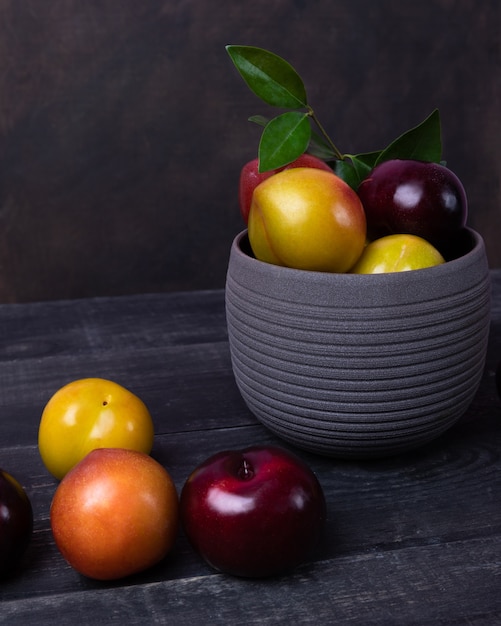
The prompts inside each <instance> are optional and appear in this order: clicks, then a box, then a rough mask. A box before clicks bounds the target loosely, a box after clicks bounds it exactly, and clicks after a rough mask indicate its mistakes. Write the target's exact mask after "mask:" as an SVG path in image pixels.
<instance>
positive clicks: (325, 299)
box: [225, 229, 490, 458]
mask: <svg viewBox="0 0 501 626" xmlns="http://www.w3.org/2000/svg"><path fill="white" fill-rule="evenodd" d="M461 252H462V254H461V255H460V256H459V257H457V258H455V259H453V260H450V261H448V262H447V263H444V264H443V265H438V266H435V267H431V268H427V269H422V270H414V271H411V272H395V273H387V274H371V275H363V274H332V273H323V272H309V271H303V270H295V269H291V268H286V267H280V266H277V265H272V264H269V263H264V262H262V261H258V260H257V259H256V258H255V257H254V256H253V255H252V252H251V248H250V245H249V241H248V237H247V231H243V232H242V233H240V234H239V235H237V237H236V238H235V240H234V241H233V244H232V247H231V253H230V260H229V265H228V273H227V279H226V294H225V297H226V318H227V326H228V337H229V344H230V352H231V359H232V367H233V372H234V375H235V380H236V382H237V385H238V387H239V390H240V393H241V394H242V397H243V398H244V400H245V402H246V404H247V406H248V407H249V409H250V410H251V411H252V412H253V413H254V415H255V416H256V417H257V418H258V419H259V420H260V421H261V422H262V423H263V424H264V425H265V426H267V427H268V428H269V429H270V430H271V431H273V432H274V433H275V434H277V435H278V436H280V437H281V438H283V439H284V440H286V441H288V442H289V443H292V444H294V445H296V446H298V447H301V448H303V449H306V450H309V451H311V452H316V453H319V454H324V455H328V456H333V457H340V458H373V457H381V456H389V455H392V454H398V453H400V452H403V451H405V450H409V449H412V448H416V447H418V446H420V445H422V444H424V443H427V442H429V441H431V440H432V439H434V438H436V437H438V436H439V435H440V434H442V433H443V432H444V431H446V430H447V429H448V428H450V427H451V426H452V425H453V424H454V423H456V422H457V420H458V419H459V418H460V417H461V416H462V415H463V414H464V413H465V411H466V409H467V408H468V406H469V405H470V403H471V401H472V399H473V397H474V395H475V393H476V391H477V389H478V385H479V383H480V379H481V377H482V373H483V369H484V365H485V356H486V351H487V341H488V335H489V324H490V279H489V268H488V263H487V257H486V252H485V246H484V242H483V240H482V238H481V237H480V235H479V234H478V233H476V232H475V231H473V230H470V229H465V231H464V242H463V250H462V251H461Z"/></svg>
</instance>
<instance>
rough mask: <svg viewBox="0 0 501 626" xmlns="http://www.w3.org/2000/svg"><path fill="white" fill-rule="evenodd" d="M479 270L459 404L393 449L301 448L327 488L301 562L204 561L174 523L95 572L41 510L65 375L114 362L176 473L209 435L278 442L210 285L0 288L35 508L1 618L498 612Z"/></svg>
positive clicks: (5, 348) (4, 381)
mask: <svg viewBox="0 0 501 626" xmlns="http://www.w3.org/2000/svg"><path fill="white" fill-rule="evenodd" d="M492 282H493V312H492V329H491V337H490V345H489V353H488V359H487V365H486V370H485V374H484V377H483V380H482V383H481V386H480V389H479V392H478V394H477V397H476V399H475V400H474V402H473V404H472V405H471V407H470V409H469V410H468V412H467V414H466V415H465V416H464V418H463V419H461V421H460V422H459V423H458V424H457V425H456V426H454V427H453V428H452V429H451V430H449V431H448V432H447V433H446V434H445V435H443V436H442V437H440V438H439V439H437V440H436V441H435V442H433V443H431V444H429V445H426V446H425V447H422V448H421V449H419V450H416V451H414V452H412V453H407V454H405V455H401V456H398V457H394V458H391V459H386V460H380V461H370V462H365V461H364V462H362V461H340V460H335V459H328V458H322V457H317V456H314V455H311V454H309V453H303V452H300V451H299V452H298V454H299V455H300V456H301V457H302V458H304V459H305V460H306V461H307V462H308V463H309V464H310V466H311V467H312V468H313V470H314V471H315V472H316V473H317V475H318V478H319V480H320V482H321V484H322V486H323V488H324V491H325V494H326V498H327V502H328V520H327V532H326V536H325V539H324V540H323V542H322V545H321V546H320V547H319V549H318V552H317V554H316V557H315V560H314V561H313V562H312V563H310V564H306V565H304V566H302V567H300V568H299V569H297V570H296V571H295V572H294V573H292V574H290V575H289V576H284V577H281V578H277V579H271V580H242V579H237V578H232V577H228V576H225V575H222V574H219V573H216V572H215V571H213V570H211V569H210V568H209V567H208V566H207V565H205V563H204V562H202V561H201V559H200V558H199V557H198V556H197V555H196V554H195V553H194V552H193V550H192V549H191V547H190V545H189V544H188V542H187V540H186V538H185V537H184V535H183V534H182V533H180V534H179V538H178V541H177V543H176V546H175V548H174V550H173V552H172V553H171V554H170V556H168V557H167V558H166V559H165V560H164V561H163V562H162V563H161V564H159V565H158V566H156V567H154V568H152V569H151V570H149V571H147V572H144V573H142V574H140V575H137V576H134V577H132V578H130V579H126V580H122V581H116V582H112V583H103V582H97V581H92V580H89V579H86V578H84V577H83V576H81V575H79V574H78V573H77V572H76V571H74V570H73V569H72V568H70V567H69V566H68V565H67V564H66V562H65V561H64V560H63V558H62V557H61V556H60V554H59V553H58V551H57V549H56V547H55V545H54V542H53V539H52V536H51V531H50V525H49V506H50V502H51V498H52V495H53V493H54V490H55V488H56V485H57V482H56V481H55V480H54V479H53V478H52V477H51V476H50V475H49V474H48V472H47V471H46V469H45V467H44V466H43V464H42V462H41V459H40V456H39V453H38V448H37V431H38V424H39V420H40V415H41V412H42V409H43V407H44V405H45V403H46V402H47V400H48V399H49V397H50V396H51V395H52V394H53V393H54V392H55V391H56V390H57V389H58V388H59V387H60V386H62V385H63V384H65V383H66V382H69V381H71V380H74V379H76V378H80V377H84V376H102V377H105V378H111V379H113V380H115V381H117V382H119V383H121V384H123V385H125V386H127V387H128V388H130V389H131V390H132V391H134V392H135V393H137V394H138V395H139V396H140V397H141V398H142V399H143V400H144V401H145V402H146V404H147V405H148V407H149V408H150V411H151V413H152V416H153V419H154V422H155V428H156V436H155V445H154V449H153V452H152V454H153V456H154V457H155V458H156V459H157V460H159V461H160V462H161V463H162V464H164V465H165V467H166V468H167V469H168V471H169V472H170V473H171V475H172V477H173V478H174V480H175V482H176V485H177V487H178V489H179V490H180V489H181V487H182V485H183V483H184V481H185V479H186V478H187V476H188V475H189V473H190V472H191V470H192V469H194V468H195V466H196V465H197V464H198V463H199V462H201V461H202V460H204V459H205V458H206V457H208V456H209V455H211V454H213V453H214V452H217V451H220V450H223V449H226V448H234V447H243V446H248V445H251V444H260V443H267V442H273V443H279V444H281V442H280V441H279V440H278V439H276V438H275V437H274V436H273V435H272V434H270V433H269V432H268V431H267V430H266V429H265V428H264V427H263V426H261V425H260V424H259V423H258V422H257V420H256V419H255V418H254V417H253V416H252V415H251V414H250V412H249V411H248V410H247V408H246V406H245V405H244V403H243V401H242V399H241V398H240V396H239V393H238V390H237V388H236V385H235V382H234V380H233V376H232V371H231V365H230V357H229V350H228V343H227V334H226V327H225V315H224V293H223V291H199V292H186V293H172V294H162V295H144V296H134V297H118V298H100V299H88V300H74V301H63V302H47V303H35V304H20V305H18V304H9V305H2V306H0V467H2V468H3V469H5V470H7V471H8V472H10V473H11V474H13V475H14V476H16V477H17V478H18V480H19V481H20V482H21V483H22V484H23V486H24V487H25V489H26V491H27V493H28V495H29V496H30V499H31V501H32V504H33V508H34V514H35V527H34V534H33V539H32V542H31V545H30V547H29V549H28V552H27V554H26V556H25V559H24V561H23V564H22V567H21V568H20V570H19V571H18V572H17V573H16V575H15V576H13V577H11V578H10V579H8V580H5V581H3V582H2V583H1V584H0V623H2V624H9V625H10V624H23V625H25V624H50V623H62V624H66V623H68V624H73V623H77V622H80V623H84V624H87V623H89V624H90V623H95V624H97V623H99V624H108V623H121V624H155V623H159V624H162V623H165V624H176V625H177V624H232V625H233V624H289V623H297V624H305V623H316V624H364V625H365V624H384V625H388V624H398V625H406V624H469V625H471V624H489V625H492V624H501V403H500V400H499V398H498V396H497V393H496V387H495V378H494V372H495V368H496V365H497V362H498V359H499V358H500V356H501V351H500V348H501V270H496V271H493V272H492ZM281 445H284V447H288V446H287V445H286V444H281Z"/></svg>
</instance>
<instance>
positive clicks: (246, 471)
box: [238, 459, 254, 480]
mask: <svg viewBox="0 0 501 626" xmlns="http://www.w3.org/2000/svg"><path fill="white" fill-rule="evenodd" d="M253 476H254V470H253V469H252V465H251V464H250V463H249V461H247V460H246V459H242V464H241V465H240V467H239V469H238V477H239V478H240V479H241V480H250V479H251V478H253Z"/></svg>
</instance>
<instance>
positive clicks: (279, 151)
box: [259, 111, 311, 172]
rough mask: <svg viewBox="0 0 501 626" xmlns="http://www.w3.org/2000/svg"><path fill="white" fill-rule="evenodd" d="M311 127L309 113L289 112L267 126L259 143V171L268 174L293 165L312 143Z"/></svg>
mask: <svg viewBox="0 0 501 626" xmlns="http://www.w3.org/2000/svg"><path fill="white" fill-rule="evenodd" d="M310 137H311V126H310V119H309V115H308V114H307V113H302V112H300V111H288V112H287V113H283V114H282V115H279V116H278V117H275V118H273V119H272V120H270V121H269V122H268V124H267V125H266V126H265V128H264V130H263V133H262V135H261V141H260V142H259V171H260V172H267V171H268V170H274V169H277V168H279V167H283V166H284V165H288V164H289V163H292V161H294V160H295V159H297V158H298V157H299V156H301V155H302V154H303V153H304V152H306V149H307V148H308V144H309V142H310Z"/></svg>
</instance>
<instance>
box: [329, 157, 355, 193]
mask: <svg viewBox="0 0 501 626" xmlns="http://www.w3.org/2000/svg"><path fill="white" fill-rule="evenodd" d="M332 169H333V170H334V174H336V175H337V176H339V178H342V179H343V180H344V182H345V183H347V184H348V185H349V186H350V187H351V188H352V189H354V190H355V191H356V190H357V189H358V185H359V184H360V178H359V176H358V174H357V171H356V169H355V168H354V167H353V163H352V162H351V160H349V159H337V160H336V161H334V162H333V164H332Z"/></svg>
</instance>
